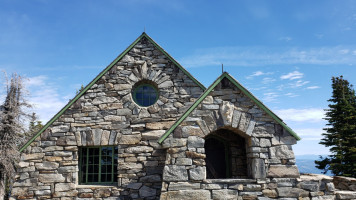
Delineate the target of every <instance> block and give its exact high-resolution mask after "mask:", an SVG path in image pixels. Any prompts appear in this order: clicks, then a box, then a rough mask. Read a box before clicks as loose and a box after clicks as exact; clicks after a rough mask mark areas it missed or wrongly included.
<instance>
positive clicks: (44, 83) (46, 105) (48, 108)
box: [25, 76, 68, 123]
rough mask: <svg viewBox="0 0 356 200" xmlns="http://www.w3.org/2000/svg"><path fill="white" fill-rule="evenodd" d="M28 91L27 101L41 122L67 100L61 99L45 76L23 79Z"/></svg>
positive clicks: (45, 120)
mask: <svg viewBox="0 0 356 200" xmlns="http://www.w3.org/2000/svg"><path fill="white" fill-rule="evenodd" d="M25 86H26V87H27V90H28V91H29V96H28V101H29V103H31V104H32V105H33V106H34V107H33V112H35V113H36V114H37V116H38V117H39V119H40V120H41V121H42V122H44V123H45V122H47V121H48V120H49V119H50V118H52V117H53V116H54V115H55V114H56V113H57V112H58V111H59V110H60V109H61V108H62V107H63V106H64V105H65V104H66V103H67V101H68V100H66V99H63V98H62V97H61V95H60V94H59V92H58V90H57V88H56V87H54V85H52V83H51V81H50V79H49V78H48V77H47V76H36V77H30V78H28V79H27V80H26V81H25Z"/></svg>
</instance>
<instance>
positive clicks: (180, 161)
mask: <svg viewBox="0 0 356 200" xmlns="http://www.w3.org/2000/svg"><path fill="white" fill-rule="evenodd" d="M175 164H176V165H192V164H193V161H192V159H191V158H177V159H176V162H175Z"/></svg>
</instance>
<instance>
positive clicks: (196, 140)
mask: <svg viewBox="0 0 356 200" xmlns="http://www.w3.org/2000/svg"><path fill="white" fill-rule="evenodd" d="M204 143H205V140H204V139H203V138H200V137H198V136H189V137H188V148H204Z"/></svg>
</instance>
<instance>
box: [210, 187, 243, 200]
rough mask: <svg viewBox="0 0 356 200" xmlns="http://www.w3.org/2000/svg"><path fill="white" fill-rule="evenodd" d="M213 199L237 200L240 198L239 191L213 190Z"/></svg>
mask: <svg viewBox="0 0 356 200" xmlns="http://www.w3.org/2000/svg"><path fill="white" fill-rule="evenodd" d="M212 193H213V199H224V200H228V199H234V200H235V199H237V197H238V191H237V190H229V189H223V190H213V191H212Z"/></svg>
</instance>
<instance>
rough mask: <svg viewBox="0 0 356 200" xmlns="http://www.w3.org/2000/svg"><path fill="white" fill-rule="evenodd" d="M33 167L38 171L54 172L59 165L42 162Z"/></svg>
mask: <svg viewBox="0 0 356 200" xmlns="http://www.w3.org/2000/svg"><path fill="white" fill-rule="evenodd" d="M35 166H36V168H37V169H38V170H54V169H57V168H58V167H59V164H58V163H57V162H48V161H44V162H41V163H36V164H35Z"/></svg>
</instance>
